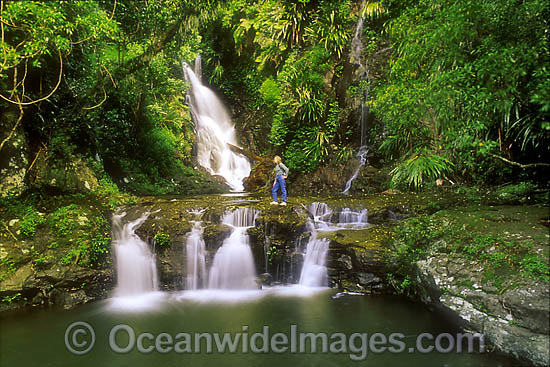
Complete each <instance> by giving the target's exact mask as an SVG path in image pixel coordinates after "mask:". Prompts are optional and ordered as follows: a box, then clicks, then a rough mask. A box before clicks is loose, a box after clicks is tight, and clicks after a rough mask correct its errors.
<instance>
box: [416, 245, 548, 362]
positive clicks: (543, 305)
mask: <svg viewBox="0 0 550 367" xmlns="http://www.w3.org/2000/svg"><path fill="white" fill-rule="evenodd" d="M417 267H418V273H417V280H418V283H419V284H420V287H421V289H422V292H421V295H422V299H423V301H424V302H426V303H428V304H430V305H433V306H435V307H437V308H439V309H443V310H444V311H446V312H448V313H450V314H451V315H454V317H456V318H457V319H458V320H459V322H460V323H461V324H463V325H465V327H466V328H468V329H469V330H474V331H476V332H479V333H481V334H483V335H484V336H485V341H486V342H488V343H489V344H490V345H491V346H493V347H494V348H496V349H498V350H500V351H502V352H504V353H506V354H511V355H513V356H514V357H516V358H518V359H521V360H525V361H529V362H530V363H532V364H533V365H535V366H548V364H549V363H550V359H549V350H550V338H549V333H550V329H549V325H550V320H549V315H550V307H549V306H550V305H549V302H550V301H549V300H550V291H549V288H548V284H547V283H544V282H543V283H541V282H536V281H534V280H532V279H521V281H519V282H517V281H515V279H508V280H506V281H505V282H506V284H504V285H503V287H502V288H501V289H500V290H499V289H498V288H497V287H495V286H494V285H493V284H491V283H490V282H487V281H486V280H484V279H483V268H481V267H480V266H479V264H478V263H477V262H476V261H470V260H467V259H464V258H456V257H454V258H449V257H448V255H447V254H443V253H436V254H434V255H433V256H430V257H429V258H428V259H427V260H422V261H419V262H418V263H417Z"/></svg>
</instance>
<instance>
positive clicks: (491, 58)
mask: <svg viewBox="0 0 550 367" xmlns="http://www.w3.org/2000/svg"><path fill="white" fill-rule="evenodd" d="M1 4H2V9H1V23H0V26H1V33H2V34H1V42H0V53H1V54H0V95H1V98H2V99H1V100H0V110H1V111H2V116H3V117H2V124H9V126H8V128H7V129H6V130H7V131H12V130H13V131H15V130H17V129H23V131H24V132H25V136H26V137H27V139H28V141H29V149H30V154H29V156H30V160H32V158H33V157H35V156H36V155H38V154H41V153H42V154H47V157H48V159H50V160H70V159H74V157H82V159H84V160H85V161H87V162H89V164H90V165H94V166H95V167H97V166H100V167H99V171H103V172H104V174H105V175H106V176H108V177H109V179H112V180H113V181H114V182H116V183H117V184H119V185H121V186H123V187H124V188H125V189H126V190H129V191H132V192H138V193H157V194H158V193H167V192H178V191H179V192H181V190H183V189H182V188H184V187H190V186H192V185H201V184H202V181H201V180H202V179H203V177H202V175H200V174H199V173H198V172H197V171H196V170H195V169H194V168H193V165H194V162H193V145H194V141H195V136H194V127H193V121H192V118H191V116H190V113H189V109H188V107H187V105H186V104H185V91H186V89H187V88H188V86H187V85H186V83H185V81H184V78H183V72H182V69H181V62H182V61H183V62H187V63H188V64H193V63H194V62H195V58H196V57H197V56H198V55H201V56H202V62H203V80H205V81H208V82H209V83H210V85H211V87H212V88H213V89H214V90H215V91H216V92H217V93H218V94H219V95H220V96H222V97H223V98H224V99H225V100H226V102H227V103H228V106H230V108H231V110H232V111H233V112H234V117H235V120H236V121H237V128H238V129H239V130H240V131H241V133H242V134H244V133H245V130H246V133H247V134H248V136H250V138H249V139H248V140H246V141H243V146H244V147H245V148H247V149H249V150H253V151H255V153H257V154H260V155H269V154H274V153H278V154H281V155H282V156H283V159H285V162H286V163H288V166H289V167H290V168H291V170H292V171H293V172H295V173H297V174H299V173H302V174H304V173H308V172H312V171H314V170H316V169H317V168H319V167H321V166H325V165H328V164H331V163H337V162H344V161H346V160H349V159H350V158H351V157H352V156H353V153H354V151H356V150H357V148H358V147H359V145H360V142H361V141H362V139H361V130H360V124H359V118H358V116H359V115H360V113H359V111H360V110H361V105H362V104H363V105H364V107H365V108H366V109H367V110H368V111H369V113H368V116H367V117H368V118H367V122H368V126H367V127H368V128H367V133H366V136H364V138H365V140H366V141H367V142H368V143H369V145H370V147H371V152H376V154H377V155H378V156H380V157H382V158H383V159H386V162H389V163H391V164H393V165H394V166H395V168H394V170H393V171H392V176H393V180H392V182H393V184H394V185H402V186H412V187H418V186H422V185H423V183H425V182H427V181H434V180H435V179H437V178H445V177H447V178H449V179H452V180H454V181H457V180H465V181H469V182H476V183H487V182H488V183H495V182H498V181H509V180H510V178H512V177H521V175H524V177H527V176H528V175H531V174H532V173H537V172H540V171H541V170H543V169H546V166H547V163H546V162H545V159H546V157H548V153H550V152H549V151H548V150H549V139H550V138H549V136H550V120H549V114H550V73H549V71H550V70H549V68H550V66H549V55H550V53H549V49H548V45H549V44H550V43H549V42H548V41H549V40H548V37H549V32H548V19H550V11H549V7H548V4H547V1H544V0H525V1H508V0H478V1H468V0H454V1H453V0H430V1H428V0H420V1H409V0H385V1H379V2H374V1H366V2H361V1H351V0H343V1H335V0H333V1H329V0H318V1H315V0H299V1H288V0H258V1H245V0H230V1H191V0H150V1H145V2H142V1H132V0H118V1H97V2H92V1H2V2H1ZM361 19H363V20H364V23H363V27H357V25H358V22H359V21H360V20H361ZM356 31H359V33H358V34H356ZM355 36H356V40H355V41H354V37H355ZM357 39H359V40H360V41H361V42H360V43H361V44H362V46H363V47H362V48H360V49H358V50H359V53H358V54H356V53H355V52H354V50H356V48H354V47H355V46H357ZM365 92H368V93H367V95H368V100H366V98H365V97H366V93H365ZM237 112H238V113H237ZM8 113H12V114H13V115H14V116H17V117H16V118H13V119H7V118H5V116H7V115H8ZM241 115H243V116H244V115H246V116H251V118H249V119H248V120H246V121H245V119H241V118H240V116H241ZM12 135H13V134H6V136H3V137H2V142H1V145H0V151H1V150H2V148H3V147H4V145H5V144H6V142H7V141H8V140H9V139H10V138H11V136H12ZM518 173H519V174H521V175H518Z"/></svg>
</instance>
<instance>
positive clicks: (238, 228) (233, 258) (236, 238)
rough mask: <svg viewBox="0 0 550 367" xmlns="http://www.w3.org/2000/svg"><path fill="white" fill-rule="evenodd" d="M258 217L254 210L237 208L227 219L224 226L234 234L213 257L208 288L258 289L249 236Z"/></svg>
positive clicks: (223, 221)
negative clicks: (247, 232)
mask: <svg viewBox="0 0 550 367" xmlns="http://www.w3.org/2000/svg"><path fill="white" fill-rule="evenodd" d="M258 214H259V212H258V211H257V210H254V209H250V208H238V209H236V210H234V211H232V212H230V213H227V214H226V215H224V217H223V219H222V223H224V224H227V225H229V226H231V227H233V232H232V233H231V235H230V236H229V238H227V239H226V240H224V241H223V244H222V246H221V247H220V248H219V249H218V251H217V252H216V255H215V256H214V261H213V263H212V267H211V268H210V274H209V281H208V288H210V289H255V288H258V283H257V276H256V269H255V266H254V257H253V256H252V250H251V249H250V245H249V243H248V235H247V234H246V231H247V229H248V228H251V227H253V226H254V224H255V221H256V217H257V216H258Z"/></svg>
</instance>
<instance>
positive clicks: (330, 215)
mask: <svg viewBox="0 0 550 367" xmlns="http://www.w3.org/2000/svg"><path fill="white" fill-rule="evenodd" d="M308 211H309V212H310V213H311V215H313V221H312V222H310V223H309V224H308V225H309V226H311V227H312V228H313V230H319V231H334V230H338V229H361V228H365V227H367V226H369V222H368V216H367V209H362V210H359V211H355V210H352V209H350V208H342V209H340V210H339V211H337V212H336V213H334V212H333V210H332V209H331V208H329V206H328V205H327V204H326V203H320V202H313V203H311V204H310V205H309V206H308Z"/></svg>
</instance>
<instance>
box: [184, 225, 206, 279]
mask: <svg viewBox="0 0 550 367" xmlns="http://www.w3.org/2000/svg"><path fill="white" fill-rule="evenodd" d="M202 233H203V227H202V224H201V222H200V221H196V222H194V224H193V228H192V229H191V232H190V233H189V235H188V236H187V240H186V243H185V253H186V265H187V266H186V268H185V270H186V276H185V289H198V288H199V287H200V286H202V285H206V274H207V273H206V261H205V258H206V249H205V243H204V240H203V238H202Z"/></svg>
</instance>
